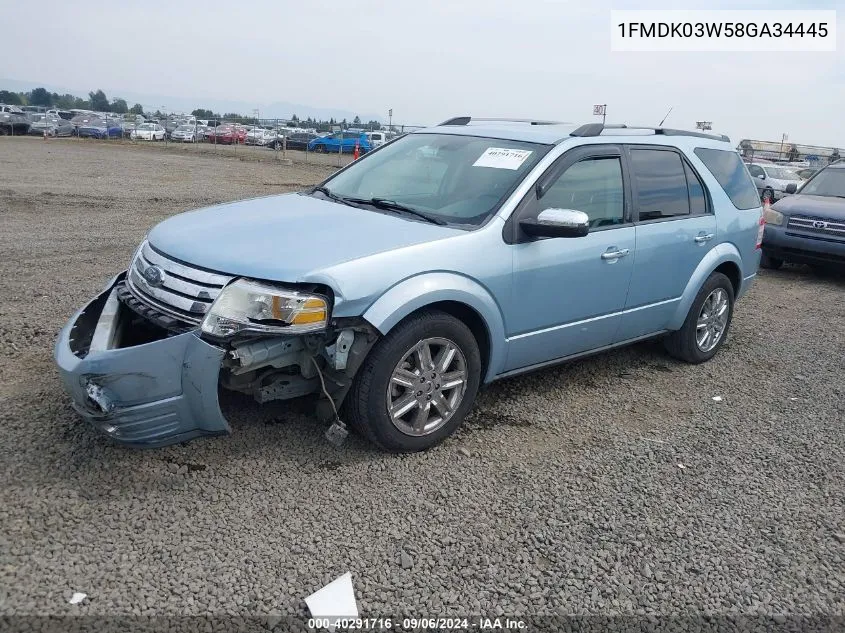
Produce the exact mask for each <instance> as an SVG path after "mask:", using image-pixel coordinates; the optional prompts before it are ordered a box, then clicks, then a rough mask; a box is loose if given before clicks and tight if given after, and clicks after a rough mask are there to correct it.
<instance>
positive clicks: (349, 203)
mask: <svg viewBox="0 0 845 633" xmlns="http://www.w3.org/2000/svg"><path fill="white" fill-rule="evenodd" d="M318 191H319V192H320V193H321V194H323V195H324V196H326V197H327V198H328V199H329V200H333V201H334V202H339V203H341V204H345V205H346V206H348V207H355V208H356V209H360V208H361V207H359V206H358V205H357V204H355V200H353V199H352V198H344V197H343V196H339V195H337V194H336V193H335V192H333V191H332V190H331V189H329V188H328V187H323V186H319V187H313V188H312V189H311V193H316V192H318Z"/></svg>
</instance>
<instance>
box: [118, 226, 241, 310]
mask: <svg viewBox="0 0 845 633" xmlns="http://www.w3.org/2000/svg"><path fill="white" fill-rule="evenodd" d="M149 269H155V270H149ZM231 280H232V277H231V276H228V275H220V274H218V273H212V272H208V271H206V270H201V269H199V268H194V267H192V266H188V265H185V264H183V263H181V262H177V261H176V260H174V259H171V258H169V257H167V256H166V255H163V254H162V253H160V252H158V251H156V250H155V249H153V247H152V246H150V245H149V243H147V242H144V243H143V244H142V245H141V248H140V249H138V253H137V254H136V255H135V259H134V260H133V261H132V265H131V266H130V267H129V273H128V275H127V276H126V281H127V286H128V287H129V290H130V291H131V292H132V294H133V295H134V296H135V298H137V299H138V300H139V301H141V302H142V303H145V304H147V305H149V306H151V307H153V308H155V309H157V310H160V311H161V312H164V313H165V314H169V315H170V316H173V317H176V318H177V319H181V320H183V321H186V322H188V323H194V324H199V323H200V322H201V321H202V319H203V317H204V316H205V313H206V312H207V311H208V309H209V307H211V304H212V303H213V302H214V300H215V299H216V298H217V295H219V294H220V291H221V290H222V289H223V286H225V285H226V284H228V283H229V282H230V281H231Z"/></svg>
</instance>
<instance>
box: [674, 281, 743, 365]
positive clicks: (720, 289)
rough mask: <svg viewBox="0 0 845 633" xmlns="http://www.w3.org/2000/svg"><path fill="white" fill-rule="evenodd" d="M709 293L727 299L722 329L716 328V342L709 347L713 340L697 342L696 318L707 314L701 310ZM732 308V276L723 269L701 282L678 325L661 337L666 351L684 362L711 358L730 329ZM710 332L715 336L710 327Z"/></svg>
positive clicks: (713, 321) (715, 322)
mask: <svg viewBox="0 0 845 633" xmlns="http://www.w3.org/2000/svg"><path fill="white" fill-rule="evenodd" d="M714 293H720V294H714ZM711 296H714V297H715V296H718V297H724V299H726V301H727V306H726V310H727V314H726V316H725V320H724V324H723V325H721V329H720V330H719V332H720V333H719V334H718V338H717V340H716V343H715V345H713V346H712V347H710V343H712V340H710V341H706V344H705V345H703V346H700V345H699V342H698V340H697V335H698V331H699V328H698V324H699V318H700V317H701V318H705V316H706V315H705V314H704V313H703V309H704V305H705V302H706V301H708V300H709V299H710V298H711ZM710 305H712V304H710ZM733 309H734V289H733V284H731V280H730V279H728V278H727V277H726V276H725V275H723V274H722V273H713V274H711V275H710V276H709V277H708V278H707V281H705V282H704V285H703V286H701V290H699V291H698V294H697V295H696V297H695V300H694V301H693V302H692V306H691V307H690V311H689V314H687V318H686V320H685V321H684V324H683V326H682V327H681V329H680V330H677V331H676V332H672V333H671V334H670V335H669V336H667V337H666V338H665V339H664V345H665V346H666V351H667V352H669V354H670V355H671V356H674V357H675V358H677V359H679V360H682V361H685V362H687V363H692V364H698V363H703V362H705V361H708V360H710V359H711V358H713V357H714V356H715V355H716V353H717V352H718V351H719V350H720V349H721V347H722V345H724V343H725V341H726V340H727V338H728V331H729V330H730V327H731V319H732V318H733ZM720 314H721V311H720ZM708 323H709V324H712V325H713V327H714V328H718V327H719V325H718V324H719V321H718V320H715V319H712V320H711V319H708ZM711 336H715V334H714V333H713V332H712V331H711Z"/></svg>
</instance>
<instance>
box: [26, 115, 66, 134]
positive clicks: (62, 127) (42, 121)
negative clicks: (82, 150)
mask: <svg viewBox="0 0 845 633" xmlns="http://www.w3.org/2000/svg"><path fill="white" fill-rule="evenodd" d="M36 117H37V119H36V120H34V121H33V122H32V125H31V126H30V128H29V134H30V135H31V136H44V135H45V133H46V135H47V136H52V137H62V136H74V135H75V134H76V126H74V125H73V123H71V122H70V121H65V120H64V119H62V118H60V117H53V116H49V115H36Z"/></svg>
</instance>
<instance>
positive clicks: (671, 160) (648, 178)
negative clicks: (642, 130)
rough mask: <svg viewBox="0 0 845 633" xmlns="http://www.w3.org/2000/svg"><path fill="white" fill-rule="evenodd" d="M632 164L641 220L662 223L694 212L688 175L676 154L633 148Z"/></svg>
mask: <svg viewBox="0 0 845 633" xmlns="http://www.w3.org/2000/svg"><path fill="white" fill-rule="evenodd" d="M631 165H632V167H633V172H634V173H633V178H634V184H635V190H636V192H637V212H638V214H639V220H640V221H641V222H642V221H647V220H659V219H662V218H673V217H677V216H681V215H689V213H690V196H689V190H688V189H687V176H686V173H685V170H684V164H683V162H682V161H681V157H680V156H678V154H676V153H675V152H672V151H666V150H654V149H632V150H631Z"/></svg>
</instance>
